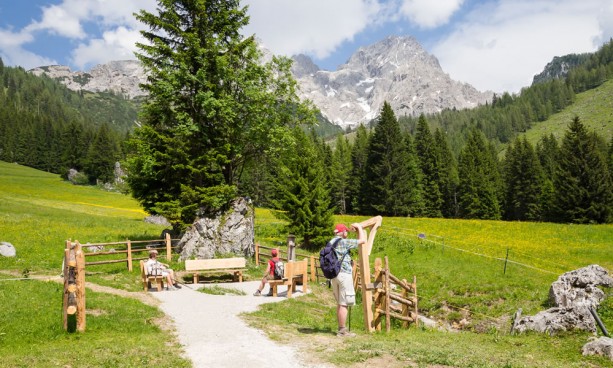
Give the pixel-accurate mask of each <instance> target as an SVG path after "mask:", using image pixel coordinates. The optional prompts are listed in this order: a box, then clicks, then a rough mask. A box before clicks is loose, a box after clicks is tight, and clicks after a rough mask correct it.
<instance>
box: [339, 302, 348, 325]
mask: <svg viewBox="0 0 613 368" xmlns="http://www.w3.org/2000/svg"><path fill="white" fill-rule="evenodd" d="M336 318H337V320H338V329H339V331H340V330H342V329H344V328H345V323H346V322H347V306H346V305H340V304H338V305H337V306H336Z"/></svg>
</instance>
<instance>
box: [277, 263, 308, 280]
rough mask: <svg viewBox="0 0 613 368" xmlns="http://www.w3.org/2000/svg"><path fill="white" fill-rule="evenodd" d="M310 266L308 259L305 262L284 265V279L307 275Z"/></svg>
mask: <svg viewBox="0 0 613 368" xmlns="http://www.w3.org/2000/svg"><path fill="white" fill-rule="evenodd" d="M308 264H309V261H308V260H307V259H304V260H303V261H293V262H286V263H285V264H284V272H283V277H284V278H286V279H289V278H292V277H294V276H298V275H304V274H306V273H307V269H308Z"/></svg>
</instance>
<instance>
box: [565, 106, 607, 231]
mask: <svg viewBox="0 0 613 368" xmlns="http://www.w3.org/2000/svg"><path fill="white" fill-rule="evenodd" d="M554 187H555V199H556V201H555V203H556V206H557V215H558V217H557V220H558V221H562V222H574V223H604V222H608V221H611V214H612V206H613V188H611V177H610V174H609V168H608V165H607V161H606V158H605V155H604V154H603V152H601V151H600V150H599V148H598V140H597V138H596V136H595V135H593V134H590V133H588V131H587V129H586V128H585V126H584V125H583V123H581V120H580V119H579V117H575V118H574V119H573V121H572V122H571V123H570V125H569V127H568V131H567V132H566V134H565V135H564V139H563V140H562V145H561V147H560V163H559V165H558V167H557V170H556V173H555V176H554Z"/></svg>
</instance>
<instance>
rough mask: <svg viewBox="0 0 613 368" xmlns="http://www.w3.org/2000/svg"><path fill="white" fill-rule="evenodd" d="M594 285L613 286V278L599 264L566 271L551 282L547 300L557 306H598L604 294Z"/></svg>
mask: <svg viewBox="0 0 613 368" xmlns="http://www.w3.org/2000/svg"><path fill="white" fill-rule="evenodd" d="M596 286H607V287H611V286H613V278H611V277H610V276H609V274H608V273H607V270H605V269H604V268H602V267H600V266H599V265H589V266H587V267H583V268H580V269H578V270H574V271H570V272H566V273H565V274H563V275H562V276H560V277H559V278H558V280H557V281H555V282H554V283H552V284H551V288H550V289H549V302H550V303H551V304H552V305H555V306H558V307H573V306H587V307H594V308H596V307H598V306H599V305H600V303H601V302H602V301H603V300H604V298H605V294H604V292H603V291H602V290H600V289H599V288H597V287H596Z"/></svg>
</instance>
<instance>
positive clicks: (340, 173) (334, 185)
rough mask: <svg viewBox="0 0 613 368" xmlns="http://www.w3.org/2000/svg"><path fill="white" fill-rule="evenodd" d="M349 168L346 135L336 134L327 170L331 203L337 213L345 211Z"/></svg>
mask: <svg viewBox="0 0 613 368" xmlns="http://www.w3.org/2000/svg"><path fill="white" fill-rule="evenodd" d="M351 170H352V167H351V147H350V146H349V142H348V141H347V138H346V137H344V136H343V135H338V136H337V137H336V145H335V149H334V154H333V156H332V164H331V166H330V167H329V169H328V172H329V183H330V189H331V195H332V199H333V204H334V206H335V207H336V211H337V213H339V214H346V213H347V207H348V205H347V202H348V199H349V189H348V188H349V184H350V175H351Z"/></svg>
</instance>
